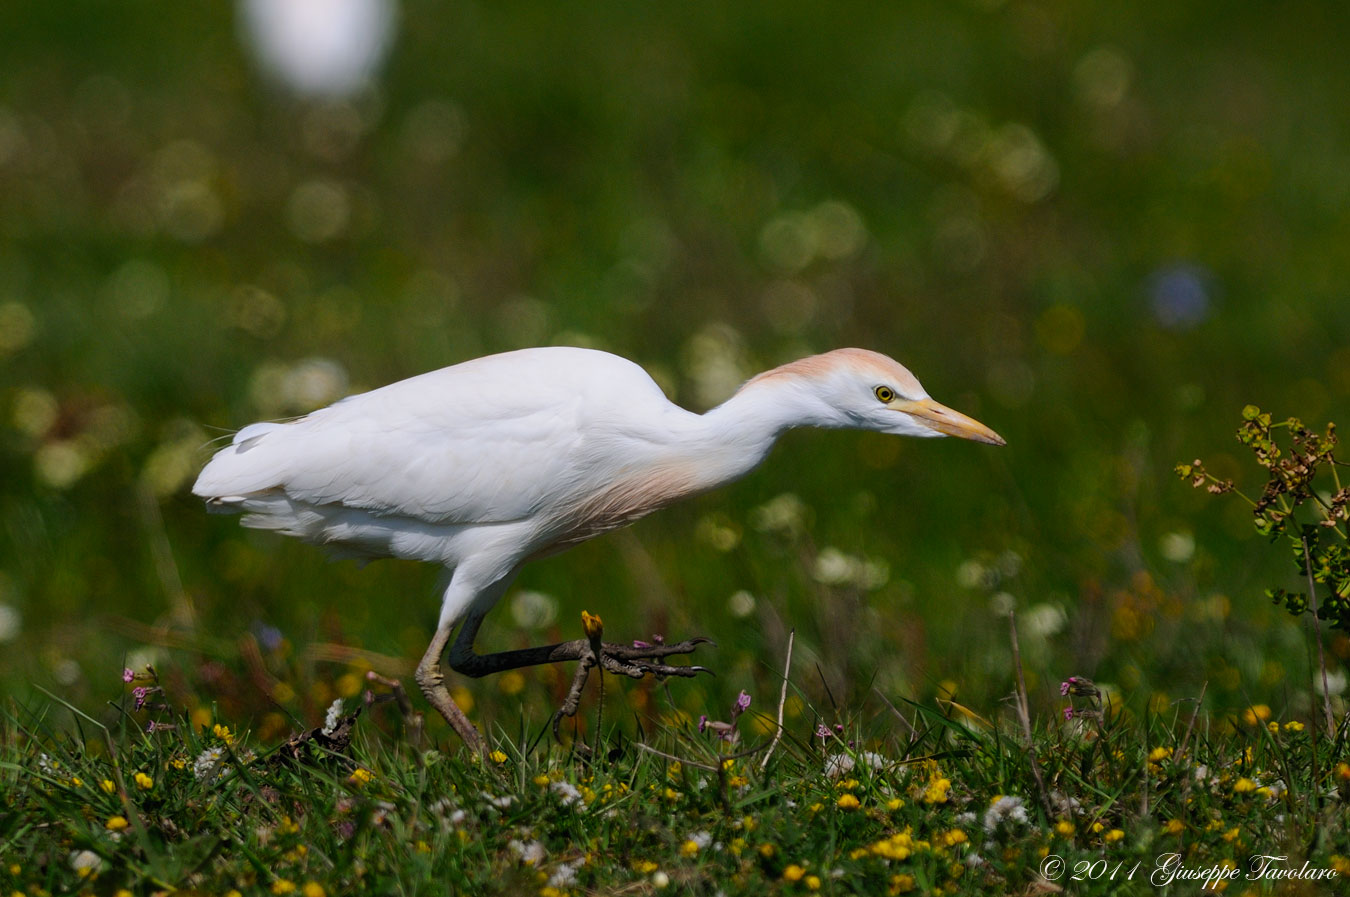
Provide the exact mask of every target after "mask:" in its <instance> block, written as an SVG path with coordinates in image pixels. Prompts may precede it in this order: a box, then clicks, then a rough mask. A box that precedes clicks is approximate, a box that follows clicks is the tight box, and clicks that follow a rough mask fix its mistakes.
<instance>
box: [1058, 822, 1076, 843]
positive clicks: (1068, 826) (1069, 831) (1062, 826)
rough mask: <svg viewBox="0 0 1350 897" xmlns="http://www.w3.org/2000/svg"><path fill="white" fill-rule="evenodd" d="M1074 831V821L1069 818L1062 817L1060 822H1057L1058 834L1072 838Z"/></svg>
mask: <svg viewBox="0 0 1350 897" xmlns="http://www.w3.org/2000/svg"><path fill="white" fill-rule="evenodd" d="M1073 832H1074V828H1073V823H1072V822H1070V821H1069V820H1067V819H1061V820H1060V821H1059V822H1056V823H1055V833H1056V834H1058V835H1062V836H1064V837H1065V838H1072V837H1073Z"/></svg>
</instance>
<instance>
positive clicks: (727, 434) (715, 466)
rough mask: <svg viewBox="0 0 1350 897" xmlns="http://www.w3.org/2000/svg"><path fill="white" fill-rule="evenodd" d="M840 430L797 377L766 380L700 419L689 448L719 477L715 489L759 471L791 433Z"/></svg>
mask: <svg viewBox="0 0 1350 897" xmlns="http://www.w3.org/2000/svg"><path fill="white" fill-rule="evenodd" d="M770 373H772V372H770ZM839 425H840V424H839V422H838V421H837V420H835V419H834V416H833V414H832V410H831V409H830V408H829V406H828V405H827V404H826V403H824V402H823V401H821V400H820V399H818V398H816V397H815V396H814V394H813V393H812V392H811V391H810V390H809V389H806V388H804V387H803V384H801V383H800V382H799V381H798V380H797V378H795V377H788V376H784V377H769V376H767V375H760V376H759V377H757V378H755V379H753V380H751V381H750V382H748V383H746V384H745V385H744V386H742V387H741V388H740V390H738V391H737V392H736V394H735V395H733V396H732V397H731V398H729V399H727V400H726V401H725V402H723V403H722V404H721V405H718V406H717V407H716V408H713V409H712V410H711V411H708V412H706V413H705V414H703V415H700V416H699V417H698V424H697V426H695V427H694V428H693V429H692V430H691V432H689V433H688V434H687V435H686V441H687V443H688V444H687V445H686V446H685V448H686V449H687V450H689V451H690V452H691V453H696V454H697V455H698V456H699V457H700V458H702V459H704V464H705V465H706V467H705V469H706V470H707V471H708V476H709V477H710V478H713V477H715V478H716V481H715V482H709V483H708V484H707V486H706V488H712V487H713V486H715V485H720V484H721V483H724V482H728V481H730V480H734V479H737V478H739V477H742V476H744V475H745V474H747V473H749V472H750V471H751V470H753V469H754V468H755V467H757V466H758V465H759V463H760V462H761V461H763V460H764V457H765V456H766V455H768V453H769V450H770V449H772V448H773V444H774V443H775V442H777V441H778V437H779V436H781V435H783V433H784V432H785V431H787V430H790V429H792V428H794V427H836V426H839Z"/></svg>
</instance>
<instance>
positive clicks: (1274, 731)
mask: <svg viewBox="0 0 1350 897" xmlns="http://www.w3.org/2000/svg"><path fill="white" fill-rule="evenodd" d="M1266 728H1267V729H1268V730H1270V734H1271V735H1279V734H1280V724H1279V723H1277V722H1275V721H1274V720H1271V721H1270V722H1268V723H1266Z"/></svg>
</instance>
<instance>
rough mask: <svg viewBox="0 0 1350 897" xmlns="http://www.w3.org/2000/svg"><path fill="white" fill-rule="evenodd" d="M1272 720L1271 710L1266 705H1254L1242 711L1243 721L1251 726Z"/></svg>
mask: <svg viewBox="0 0 1350 897" xmlns="http://www.w3.org/2000/svg"><path fill="white" fill-rule="evenodd" d="M1268 719H1270V708H1269V707H1268V706H1266V705H1265V704H1253V705H1252V706H1250V707H1248V708H1247V709H1246V710H1244V711H1242V721H1243V722H1244V723H1246V724H1247V725H1249V726H1255V725H1256V724H1258V723H1264V722H1265V721H1266V720H1268Z"/></svg>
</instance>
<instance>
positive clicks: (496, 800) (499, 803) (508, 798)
mask: <svg viewBox="0 0 1350 897" xmlns="http://www.w3.org/2000/svg"><path fill="white" fill-rule="evenodd" d="M483 800H485V801H487V802H488V803H490V804H492V805H493V806H494V807H496V808H497V809H498V810H505V809H506V808H507V807H509V806H511V804H512V803H514V802H515V797H514V796H512V795H510V794H507V795H504V796H503V797H494V796H493V795H491V794H489V793H488V792H486V791H484V792H483Z"/></svg>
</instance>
